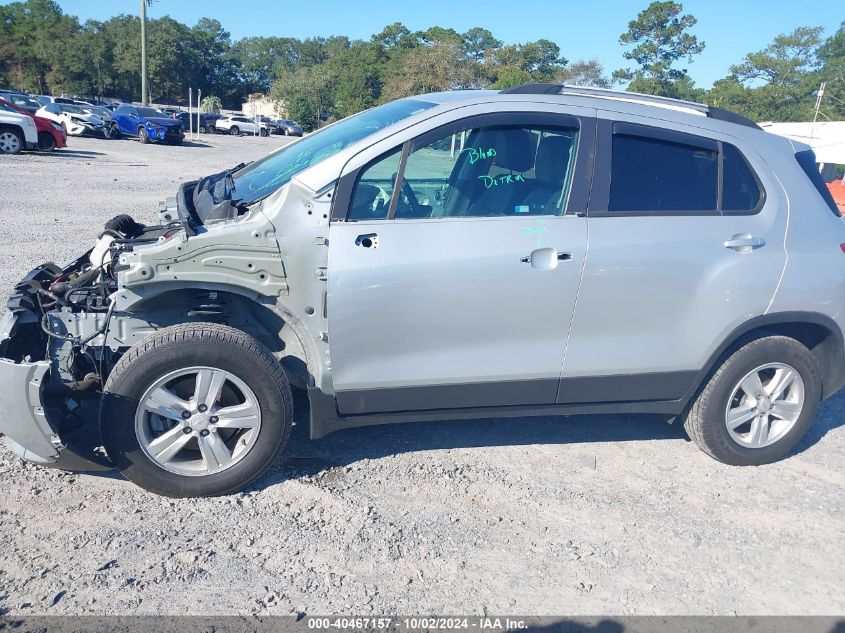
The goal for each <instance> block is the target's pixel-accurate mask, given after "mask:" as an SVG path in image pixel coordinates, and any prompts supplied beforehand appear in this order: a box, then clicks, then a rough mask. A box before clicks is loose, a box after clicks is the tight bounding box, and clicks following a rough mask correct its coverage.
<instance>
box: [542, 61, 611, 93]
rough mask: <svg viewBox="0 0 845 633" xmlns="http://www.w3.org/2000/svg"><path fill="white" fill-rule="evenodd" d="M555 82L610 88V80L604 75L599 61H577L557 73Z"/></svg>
mask: <svg viewBox="0 0 845 633" xmlns="http://www.w3.org/2000/svg"><path fill="white" fill-rule="evenodd" d="M555 81H556V82H558V83H562V84H568V85H570V86H593V87H595V88H609V87H610V79H608V78H607V76H606V75H605V74H604V67H603V66H602V65H601V63H600V62H599V60H597V59H578V60H575V61H574V62H572V63H571V64H569V65H567V66H566V67H565V68H561V69H560V70H559V71H558V72H557V74H556V75H555Z"/></svg>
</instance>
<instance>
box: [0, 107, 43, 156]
mask: <svg viewBox="0 0 845 633" xmlns="http://www.w3.org/2000/svg"><path fill="white" fill-rule="evenodd" d="M37 147H38V130H37V129H36V128H35V119H33V118H32V117H31V116H29V115H26V114H20V113H18V112H7V111H6V110H0V154H17V153H19V152H20V151H21V150H24V149H35V148H37Z"/></svg>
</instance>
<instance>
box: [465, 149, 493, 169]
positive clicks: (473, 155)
mask: <svg viewBox="0 0 845 633" xmlns="http://www.w3.org/2000/svg"><path fill="white" fill-rule="evenodd" d="M461 151H462V152H468V153H469V164H470V165H475V163H477V162H478V161H480V160H485V159H487V158H493V157H494V156H495V155H496V150H495V149H493V148H492V147H488V148H487V149H481V148H478V147H465V148H464V149H462V150H461Z"/></svg>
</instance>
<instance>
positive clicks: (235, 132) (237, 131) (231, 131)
mask: <svg viewBox="0 0 845 633" xmlns="http://www.w3.org/2000/svg"><path fill="white" fill-rule="evenodd" d="M240 133H241V130H240V128H239V127H238V126H237V125H233V126H232V127H230V128H229V134H231V135H232V136H240Z"/></svg>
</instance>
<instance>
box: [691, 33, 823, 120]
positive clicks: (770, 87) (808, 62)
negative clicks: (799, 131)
mask: <svg viewBox="0 0 845 633" xmlns="http://www.w3.org/2000/svg"><path fill="white" fill-rule="evenodd" d="M821 32H822V29H821V28H819V27H799V28H797V29H795V30H794V31H792V32H791V33H787V34H782V35H778V36H777V37H775V38H774V40H773V41H772V43H771V44H769V45H768V46H767V47H766V48H764V49H763V50H760V51H756V52H753V53H748V54H747V55H746V56H745V58H744V59H743V60H742V62H741V63H739V64H736V65H734V66H731V74H730V75H729V76H728V77H725V78H724V79H720V80H719V81H717V82H715V83H714V84H713V88H712V89H711V90H709V91H708V93H707V95H706V97H705V99H706V101H707V102H708V103H710V104H712V105H716V106H719V107H722V108H727V109H729V110H733V111H735V112H739V113H740V114H743V115H745V116H747V117H749V118H750V119H753V120H755V121H807V120H809V119H812V117H813V109H814V106H815V93H816V91H817V89H818V86H819V82H820V81H821V78H820V74H819V73H818V72H817V67H818V66H819V57H817V51H818V50H819V47H820V45H821V43H822V41H821ZM835 37H836V36H835V35H834V37H832V38H831V40H835ZM831 40H828V42H830V41H831ZM828 50H831V51H835V45H834V44H831V45H830V48H829V49H828ZM833 57H834V58H835V57H836V54H835V52H834V53H833ZM834 64H835V62H834Z"/></svg>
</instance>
